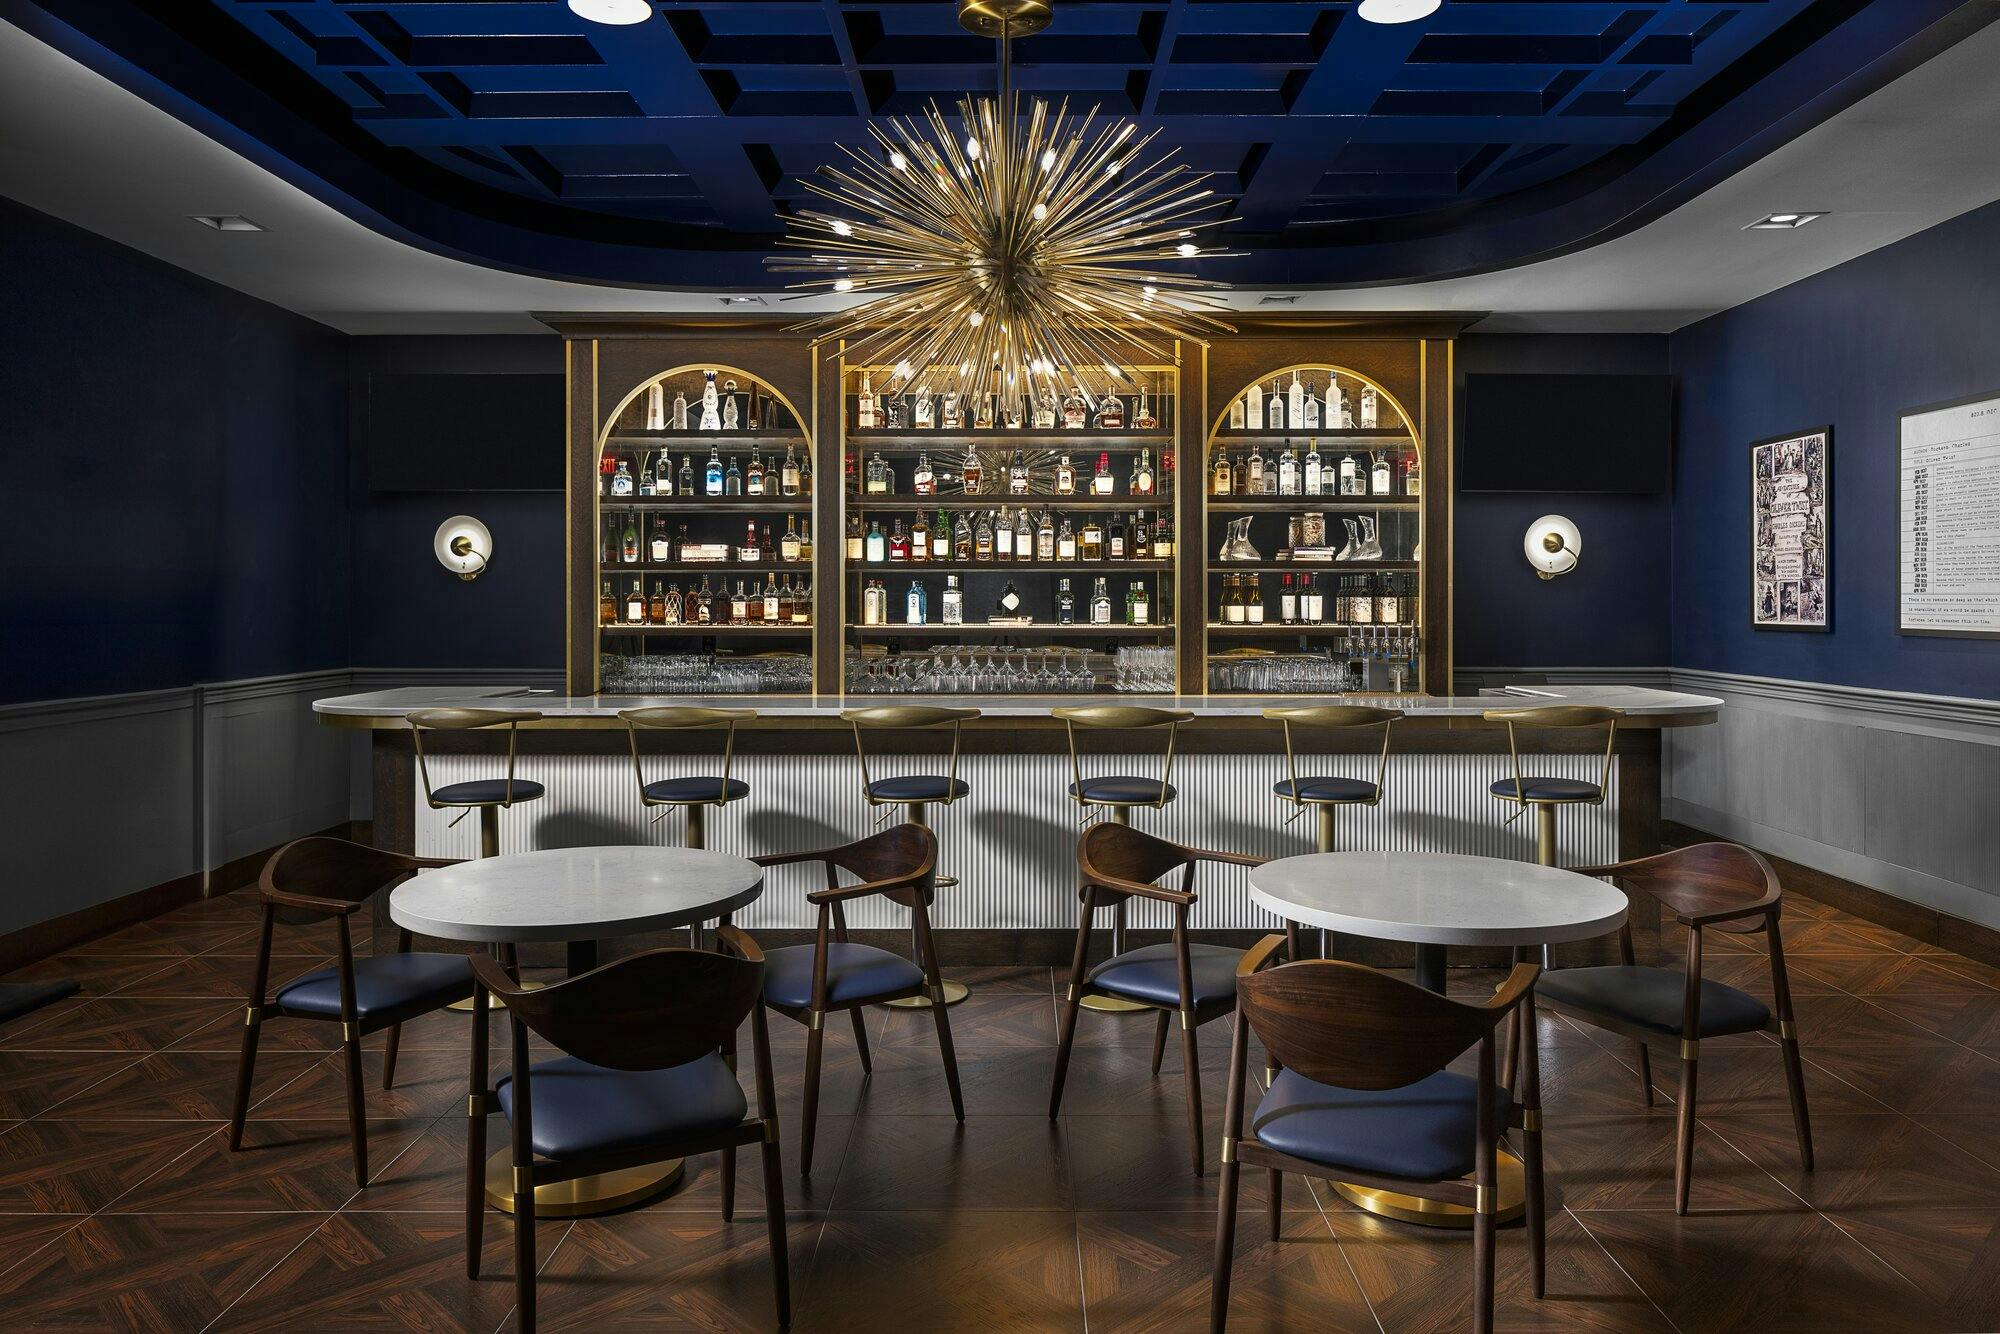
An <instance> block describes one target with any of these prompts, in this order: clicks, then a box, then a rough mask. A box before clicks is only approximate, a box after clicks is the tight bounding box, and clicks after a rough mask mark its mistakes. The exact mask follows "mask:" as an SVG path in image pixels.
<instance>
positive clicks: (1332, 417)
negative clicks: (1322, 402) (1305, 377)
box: [1326, 375, 1347, 431]
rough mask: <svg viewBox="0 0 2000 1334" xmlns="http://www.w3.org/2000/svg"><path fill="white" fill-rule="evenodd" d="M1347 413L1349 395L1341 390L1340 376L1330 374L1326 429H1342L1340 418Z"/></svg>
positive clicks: (1327, 389) (1328, 379)
mask: <svg viewBox="0 0 2000 1334" xmlns="http://www.w3.org/2000/svg"><path fill="white" fill-rule="evenodd" d="M1346 415H1347V396H1346V395H1345V394H1343V393H1341V391H1340V377H1339V376H1338V375H1329V376H1328V377H1327V380H1326V429H1327V430H1329V431H1337V430H1339V429H1340V419H1341V418H1342V417H1344V416H1346Z"/></svg>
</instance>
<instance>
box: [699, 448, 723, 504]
mask: <svg viewBox="0 0 2000 1334" xmlns="http://www.w3.org/2000/svg"><path fill="white" fill-rule="evenodd" d="M702 490H703V492H704V494H706V495H711V496H719V495H721V494H722V451H721V450H720V449H717V448H715V447H713V446H711V447H710V448H709V451H708V473H707V476H706V477H705V478H704V479H703V486H702Z"/></svg>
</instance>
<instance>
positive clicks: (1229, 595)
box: [1222, 574, 1244, 625]
mask: <svg viewBox="0 0 2000 1334" xmlns="http://www.w3.org/2000/svg"><path fill="white" fill-rule="evenodd" d="M1243 616H1244V609H1243V589H1242V584H1241V576H1239V575H1234V574H1231V575H1225V576H1223V580H1222V622H1223V624H1224V625H1241V624H1243Z"/></svg>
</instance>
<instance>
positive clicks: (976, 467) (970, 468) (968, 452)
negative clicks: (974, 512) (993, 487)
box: [958, 440, 986, 496]
mask: <svg viewBox="0 0 2000 1334" xmlns="http://www.w3.org/2000/svg"><path fill="white" fill-rule="evenodd" d="M958 471H959V480H960V481H961V482H962V483H963V484H964V487H965V494H966V495H968V496H976V495H978V494H980V492H982V491H984V490H985V489H986V465H985V464H984V463H983V462H981V461H980V458H979V442H978V441H976V440H968V441H967V442H966V445H965V462H963V463H961V464H960V465H959V469H958Z"/></svg>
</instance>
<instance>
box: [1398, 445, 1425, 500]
mask: <svg viewBox="0 0 2000 1334" xmlns="http://www.w3.org/2000/svg"><path fill="white" fill-rule="evenodd" d="M1423 493H1424V474H1423V467H1422V465H1421V464H1420V463H1419V462H1418V460H1417V456H1416V455H1415V454H1412V455H1410V457H1409V458H1408V460H1406V461H1405V462H1404V464H1403V494H1404V495H1406V496H1421V495H1422V494H1423Z"/></svg>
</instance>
